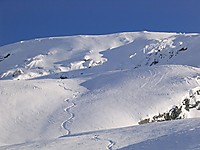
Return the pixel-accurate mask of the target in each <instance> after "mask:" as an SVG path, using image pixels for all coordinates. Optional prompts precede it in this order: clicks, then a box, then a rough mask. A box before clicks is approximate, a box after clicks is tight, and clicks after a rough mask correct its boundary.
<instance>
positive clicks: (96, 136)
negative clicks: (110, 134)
mask: <svg viewBox="0 0 200 150" xmlns="http://www.w3.org/2000/svg"><path fill="white" fill-rule="evenodd" d="M92 139H93V140H96V141H98V140H100V141H106V142H109V144H108V145H107V146H106V149H108V150H112V148H113V146H114V145H115V144H116V143H115V142H114V141H112V140H110V139H103V138H100V137H99V135H95V136H94V137H93V138H92Z"/></svg>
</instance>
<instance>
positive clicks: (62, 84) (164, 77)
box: [0, 32, 200, 149]
mask: <svg viewBox="0 0 200 150" xmlns="http://www.w3.org/2000/svg"><path fill="white" fill-rule="evenodd" d="M199 41H200V36H199V34H176V33H152V32H133V33H118V34H111V35H101V36H87V35H84V36H71V37H57V38H56V37H55V38H54V37H52V38H44V39H35V40H30V41H21V42H19V43H15V44H11V45H7V46H3V47H0V106H1V109H0V133H1V136H0V145H1V147H0V149H28V148H29V149H36V148H41V149H51V148H52V149H64V148H67V149H83V146H84V148H85V149H98V148H99V149H105V148H107V149H119V148H121V149H141V148H142V147H143V149H148V148H147V147H148V146H150V149H156V148H155V145H159V146H158V148H159V149H160V148H161V146H162V145H163V144H164V143H165V140H167V141H168V142H167V143H168V144H169V143H170V142H172V141H174V140H172V139H178V138H180V136H179V135H176V134H175V132H177V133H179V134H181V136H183V139H180V140H179V142H183V141H184V140H185V139H186V138H188V137H190V136H191V135H192V134H193V133H194V132H195V131H198V129H199V121H198V120H193V121H192V122H191V124H190V120H191V118H196V117H200V110H198V108H197V107H195V108H194V109H191V110H190V111H186V110H185V109H184V108H182V114H181V115H183V116H184V118H185V119H189V118H190V119H189V120H185V121H174V122H172V123H170V122H168V123H167V122H165V123H161V124H160V123H157V124H156V123H153V124H149V125H142V126H133V125H137V124H138V122H139V121H140V120H141V119H144V118H149V117H150V118H152V117H153V116H154V115H157V114H159V113H165V112H168V111H169V110H170V109H171V108H172V106H173V105H177V106H181V105H182V102H183V100H184V99H186V98H190V99H191V103H194V102H195V101H200V94H198V91H199V89H200V69H199V66H200V62H199V56H200V51H199V47H200V45H199ZM192 100H193V101H192ZM184 124H185V125H184ZM173 125H175V127H173ZM128 126H130V127H129V128H127V127H128ZM115 128H118V129H115ZM111 129H112V130H111ZM156 129H158V130H157V132H154V131H155V130H156ZM98 130H103V131H98ZM94 131H95V132H94ZM140 131H141V132H140ZM185 131H186V132H185ZM136 133H137V134H136ZM139 133H140V134H141V136H139V135H138V134H139ZM124 135H126V136H127V138H126V137H124ZM135 135H137V138H136V137H135ZM165 136H167V137H165ZM59 137H60V138H59ZM195 137H197V138H199V136H198V135H197V134H195ZM156 139H158V140H156ZM17 143H24V144H19V145H16V144H17ZM77 143H79V144H77ZM192 143H193V144H194V145H190V146H191V147H187V146H186V145H184V144H182V145H183V146H179V145H176V143H174V144H172V145H170V144H169V147H168V148H170V149H173V148H171V147H170V146H177V147H178V148H180V149H187V148H192V149H195V148H196V147H197V146H198V144H199V143H198V142H197V141H196V140H195V139H194V140H193V141H191V144H192ZM143 144H144V146H143ZM5 145H10V146H5ZM85 146H86V147H85ZM192 146H193V147H192Z"/></svg>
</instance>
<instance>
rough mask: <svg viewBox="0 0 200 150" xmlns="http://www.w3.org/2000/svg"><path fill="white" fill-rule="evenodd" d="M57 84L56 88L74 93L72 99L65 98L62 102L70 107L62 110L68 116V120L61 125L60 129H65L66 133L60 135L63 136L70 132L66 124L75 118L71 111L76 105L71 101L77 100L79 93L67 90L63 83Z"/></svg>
mask: <svg viewBox="0 0 200 150" xmlns="http://www.w3.org/2000/svg"><path fill="white" fill-rule="evenodd" d="M57 82H58V83H59V84H58V86H60V87H62V88H63V89H64V90H67V91H71V92H74V93H73V97H72V98H67V99H65V100H64V101H65V102H67V103H71V105H70V106H68V107H66V108H64V111H65V112H67V113H68V114H69V118H67V119H66V120H65V121H63V122H62V123H61V128H62V129H65V130H66V131H67V133H65V134H63V133H62V134H63V135H69V134H70V133H71V132H70V130H69V128H68V127H67V126H68V125H67V124H68V123H71V122H72V120H73V119H74V118H75V114H74V113H73V112H71V109H72V108H74V107H76V103H75V102H73V99H75V98H77V96H78V94H79V93H80V92H78V91H73V90H72V89H69V88H67V87H65V83H63V82H61V81H60V80H59V81H57Z"/></svg>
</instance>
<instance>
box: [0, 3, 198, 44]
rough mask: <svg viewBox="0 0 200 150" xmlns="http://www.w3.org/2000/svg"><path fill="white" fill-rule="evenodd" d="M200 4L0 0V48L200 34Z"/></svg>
mask: <svg viewBox="0 0 200 150" xmlns="http://www.w3.org/2000/svg"><path fill="white" fill-rule="evenodd" d="M199 15H200V0H0V46H2V45H5V44H9V43H13V42H17V41H20V40H28V39H33V38H38V37H49V36H62V35H78V34H105V33H115V32H122V31H143V30H147V31H166V32H200V16H199Z"/></svg>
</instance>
